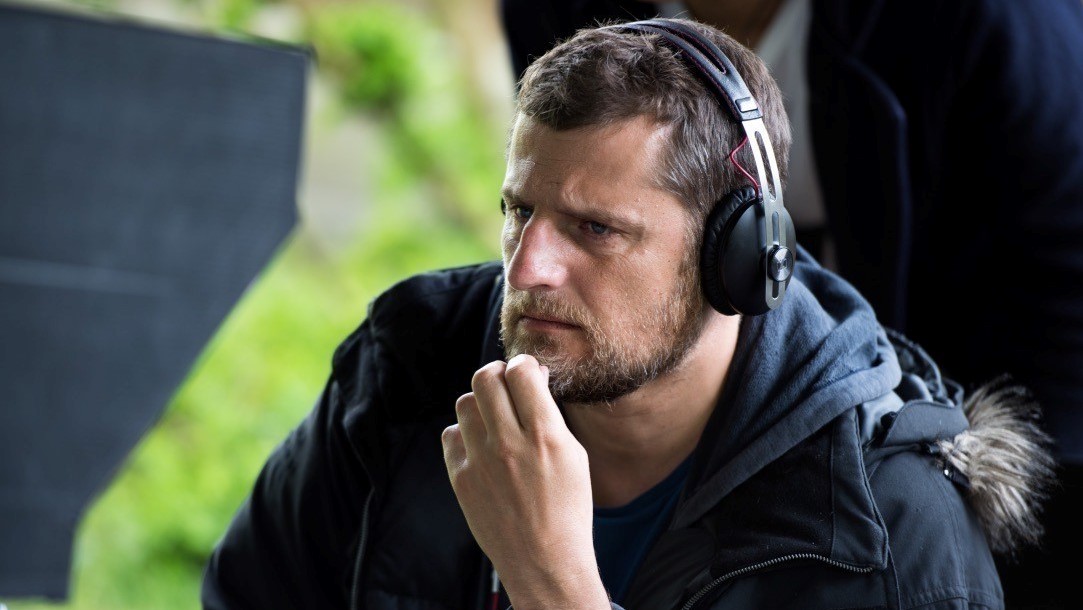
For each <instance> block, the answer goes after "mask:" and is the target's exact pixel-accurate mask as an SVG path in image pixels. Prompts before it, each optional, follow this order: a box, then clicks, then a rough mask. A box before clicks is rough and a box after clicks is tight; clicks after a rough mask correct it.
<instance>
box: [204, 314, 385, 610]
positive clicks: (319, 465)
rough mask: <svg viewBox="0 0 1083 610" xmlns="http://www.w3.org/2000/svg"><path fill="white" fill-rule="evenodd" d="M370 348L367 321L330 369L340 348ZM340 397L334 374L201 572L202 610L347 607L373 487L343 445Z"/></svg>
mask: <svg viewBox="0 0 1083 610" xmlns="http://www.w3.org/2000/svg"><path fill="white" fill-rule="evenodd" d="M369 342H370V341H369V334H368V326H367V323H365V324H362V326H361V328H359V329H358V331H357V332H355V333H354V334H353V335H352V336H351V337H350V339H347V341H346V342H345V343H344V344H343V346H342V347H340V348H339V352H338V353H336V358H335V360H336V368H337V363H338V362H339V360H340V357H339V356H340V353H341V352H342V351H344V350H348V351H352V350H359V351H361V352H363V353H364V352H368V351H369ZM360 360H361V361H364V362H367V361H368V360H369V358H368V357H364V358H361V359H360ZM341 394H342V389H341V387H340V386H339V382H337V381H336V380H335V376H334V375H332V379H331V381H330V382H329V383H328V384H327V386H326V388H325V389H324V391H323V394H322V395H321V397H320V399H319V401H318V402H317V404H316V406H315V408H314V409H313V410H312V412H311V413H310V414H309V415H308V417H307V418H306V419H305V420H304V421H303V422H302V423H301V424H300V426H298V427H297V428H296V429H294V430H293V432H292V433H290V435H289V436H288V437H287V438H286V440H285V441H283V442H282V444H280V445H279V446H278V448H276V449H275V451H274V453H272V455H271V457H270V458H269V459H268V461H267V463H266V464H265V465H264V467H263V470H262V471H261V472H260V474H259V478H258V479H257V480H256V483H255V487H254V489H253V490H252V493H251V495H250V496H249V498H248V499H247V500H246V501H245V503H244V504H243V505H242V506H241V508H240V510H239V511H238V512H237V514H236V516H235V517H234V519H233V522H232V523H231V524H230V526H229V529H228V530H227V532H226V534H225V536H224V537H223V538H222V540H221V541H220V542H219V543H218V546H217V547H216V548H215V550H214V553H213V554H212V556H211V558H210V561H209V563H208V565H207V568H206V571H205V574H204V580H203V590H202V602H203V607H204V608H206V609H207V610H225V609H231V610H235V609H242V608H246V609H247V608H252V609H256V608H258V609H260V610H271V609H274V608H345V607H347V602H348V592H349V590H350V585H351V580H352V574H353V560H354V556H355V555H356V551H357V544H358V537H359V534H360V525H361V520H362V513H363V510H364V506H365V503H366V498H367V496H368V495H369V489H370V485H369V482H368V479H367V477H366V475H365V471H364V470H363V468H362V465H361V463H360V461H359V460H358V458H357V457H356V455H355V453H354V452H353V450H352V448H351V445H350V443H349V441H348V439H347V438H346V428H345V426H344V425H343V416H344V410H345V405H344V404H343V403H345V402H346V401H344V400H342V399H341V398H340V396H341Z"/></svg>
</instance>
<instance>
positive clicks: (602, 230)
mask: <svg viewBox="0 0 1083 610" xmlns="http://www.w3.org/2000/svg"><path fill="white" fill-rule="evenodd" d="M587 228H589V229H590V232H591V233H593V234H595V235H608V234H609V233H611V232H612V231H613V230H612V229H610V228H609V226H608V225H604V224H602V223H600V222H594V221H593V220H591V221H588V222H587Z"/></svg>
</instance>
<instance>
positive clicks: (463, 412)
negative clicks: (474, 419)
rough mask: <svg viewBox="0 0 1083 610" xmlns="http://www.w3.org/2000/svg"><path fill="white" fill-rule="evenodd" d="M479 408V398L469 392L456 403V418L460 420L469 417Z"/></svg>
mask: <svg viewBox="0 0 1083 610" xmlns="http://www.w3.org/2000/svg"><path fill="white" fill-rule="evenodd" d="M477 408H478V401H477V398H476V397H475V396H474V393H473V392H467V393H466V394H463V395H462V396H460V397H459V399H458V400H456V401H455V416H456V417H458V418H459V419H460V420H461V419H462V418H463V417H469V416H470V415H471V414H472V413H473V412H474V411H475V410H477Z"/></svg>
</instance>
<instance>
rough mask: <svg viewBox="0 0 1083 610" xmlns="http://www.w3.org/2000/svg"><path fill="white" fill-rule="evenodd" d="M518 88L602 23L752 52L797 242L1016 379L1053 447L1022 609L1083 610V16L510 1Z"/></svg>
mask: <svg viewBox="0 0 1083 610" xmlns="http://www.w3.org/2000/svg"><path fill="white" fill-rule="evenodd" d="M501 6H502V16H503V22H504V25H505V29H506V34H507V37H508V43H509V45H510V49H511V55H512V61H513V65H514V68H515V71H516V75H517V76H519V75H521V74H522V72H523V70H524V69H525V68H526V65H527V63H528V62H529V61H530V59H532V58H534V57H538V56H540V55H541V54H543V53H545V52H546V51H547V50H548V49H549V48H550V47H551V46H552V45H553V44H555V43H556V41H558V40H561V39H563V38H566V37H568V36H571V35H572V34H573V33H574V32H575V31H576V29H577V28H580V27H587V26H590V25H592V24H594V23H596V22H597V21H599V20H608V19H620V20H627V19H630V18H637V19H643V18H649V17H654V16H656V15H662V16H673V15H682V16H688V17H692V18H695V19H699V20H701V21H704V22H706V23H709V24H712V25H714V26H716V27H720V28H722V29H723V30H724V31H726V32H727V33H729V34H730V35H732V36H734V37H735V38H736V39H737V40H739V41H741V42H742V43H744V44H746V45H748V46H749V47H751V48H753V49H754V50H755V51H756V53H757V54H758V55H759V56H760V57H761V58H762V59H763V60H764V61H765V62H766V63H767V65H768V66H769V68H770V69H771V73H772V75H773V76H774V77H775V79H776V80H777V81H778V83H779V86H780V88H781V89H782V93H783V98H784V100H785V103H786V109H787V112H788V113H789V116H790V118H791V120H792V122H793V132H794V137H793V139H794V144H793V148H792V152H791V159H790V172H789V181H788V184H787V189H786V205H787V208H789V209H790V211H791V214H792V215H793V217H794V222H795V224H796V225H797V235H798V243H801V244H802V245H804V246H806V247H807V248H808V249H809V250H811V251H812V252H813V254H815V255H816V256H817V257H818V258H820V259H821V260H822V261H823V262H824V264H825V266H827V267H829V268H832V269H835V270H838V271H839V272H840V274H841V275H842V276H843V277H845V278H846V279H847V281H849V282H851V283H852V284H853V285H854V286H855V287H856V288H858V290H859V291H860V292H861V293H862V295H864V296H865V297H866V298H868V299H869V301H870V302H871V303H872V305H873V308H874V309H875V311H876V313H877V316H878V318H879V319H880V321H881V322H882V323H883V324H884V325H885V326H889V327H891V328H894V329H896V330H899V331H902V332H905V333H906V334H907V335H908V336H910V337H912V338H913V339H914V340H916V341H917V342H918V343H920V344H921V345H923V346H924V347H925V348H926V349H928V350H929V352H930V353H932V354H933V355H935V356H936V359H937V362H938V363H939V364H940V365H941V366H942V367H943V369H944V371H945V373H946V374H947V375H949V376H951V377H952V378H953V379H958V380H960V381H961V382H963V383H964V384H966V385H967V386H969V387H973V386H975V385H977V384H979V383H983V382H985V381H987V380H989V379H991V378H994V377H996V376H997V375H1000V374H1002V373H1010V374H1011V375H1013V376H1014V377H1015V378H1016V380H1017V381H1019V382H1021V383H1022V385H1024V386H1026V387H1028V388H1029V389H1031V390H1033V391H1034V392H1035V394H1036V396H1037V399H1038V402H1039V403H1040V404H1041V405H1042V410H1043V414H1044V418H1045V428H1046V430H1047V431H1048V432H1049V433H1051V434H1052V435H1053V436H1054V437H1055V440H1056V452H1057V456H1058V458H1059V461H1060V470H1059V477H1060V480H1061V482H1062V490H1061V491H1060V492H1059V493H1058V494H1057V496H1056V497H1055V498H1054V500H1053V501H1052V502H1050V504H1049V509H1048V512H1047V514H1046V515H1045V516H1044V519H1043V520H1044V522H1045V525H1046V527H1047V530H1048V535H1047V536H1046V539H1045V543H1044V548H1042V549H1040V550H1034V551H1031V552H1029V553H1027V554H1024V555H1021V556H1016V557H1003V558H999V561H1000V565H1001V567H1002V569H1003V576H1004V579H1005V589H1006V591H1007V596H1008V600H1009V605H1010V606H1012V607H1019V608H1022V607H1030V606H1034V607H1044V606H1045V605H1047V604H1051V605H1056V606H1059V607H1076V606H1077V605H1078V603H1077V602H1076V601H1075V597H1076V596H1075V592H1074V588H1073V587H1072V585H1071V583H1069V582H1066V581H1065V580H1063V579H1060V578H1058V577H1057V576H1056V574H1058V572H1059V568H1060V566H1062V565H1074V563H1075V550H1076V545H1077V543H1079V542H1081V541H1083V538H1081V537H1080V536H1079V535H1078V534H1077V532H1078V529H1079V528H1078V527H1077V526H1076V525H1075V519H1076V518H1077V515H1078V514H1080V513H1081V512H1083V120H1081V116H1083V114H1081V113H1083V2H1080V1H1079V0H1049V1H1042V2H1016V1H1014V0H968V1H962V2H955V1H947V2H945V1H919V2H888V1H886V0H877V1H873V2H848V1H846V0H755V1H747V0H687V1H686V2H683V3H682V2H635V1H626V0H575V1H572V0H568V1H560V0H556V1H551V2H541V3H538V2H527V1H525V0H502V2H501Z"/></svg>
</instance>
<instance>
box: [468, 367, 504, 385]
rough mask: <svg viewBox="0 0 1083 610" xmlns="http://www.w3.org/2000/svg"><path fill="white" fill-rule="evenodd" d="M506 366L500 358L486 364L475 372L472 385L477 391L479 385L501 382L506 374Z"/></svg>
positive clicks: (471, 381)
mask: <svg viewBox="0 0 1083 610" xmlns="http://www.w3.org/2000/svg"><path fill="white" fill-rule="evenodd" d="M505 367H506V365H505V364H504V363H503V362H501V361H499V360H496V361H493V362H490V363H489V364H486V365H485V366H483V367H481V368H480V369H478V370H477V372H475V373H474V377H473V378H472V379H471V380H470V387H472V388H473V389H474V390H475V391H477V389H478V387H484V386H491V385H493V384H495V383H499V382H500V379H501V378H502V377H503V376H504V370H505Z"/></svg>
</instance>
